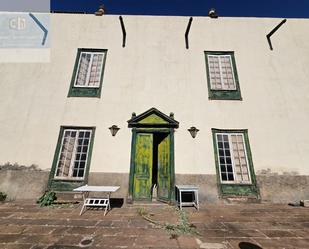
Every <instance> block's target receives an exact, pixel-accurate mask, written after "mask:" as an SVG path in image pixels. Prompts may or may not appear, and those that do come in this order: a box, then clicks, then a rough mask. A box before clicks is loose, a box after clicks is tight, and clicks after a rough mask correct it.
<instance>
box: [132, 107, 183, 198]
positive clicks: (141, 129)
mask: <svg viewBox="0 0 309 249" xmlns="http://www.w3.org/2000/svg"><path fill="white" fill-rule="evenodd" d="M154 116H155V117H154ZM128 127H129V128H132V140H131V159H130V173H129V191H128V198H127V202H128V203H132V202H133V201H134V197H133V191H134V173H135V152H136V151H135V148H136V137H137V134H138V133H152V134H155V133H167V134H169V136H170V172H169V173H170V179H171V180H170V195H169V200H167V201H168V202H170V203H171V202H172V203H174V202H175V156H174V155H175V151H174V129H175V128H178V127H179V122H177V121H176V120H175V119H174V114H173V113H170V115H169V116H167V115H166V114H164V113H162V112H160V111H159V110H157V109H156V108H151V109H149V110H148V111H146V112H143V113H142V114H140V115H138V116H136V114H135V113H132V118H131V119H130V120H128Z"/></svg>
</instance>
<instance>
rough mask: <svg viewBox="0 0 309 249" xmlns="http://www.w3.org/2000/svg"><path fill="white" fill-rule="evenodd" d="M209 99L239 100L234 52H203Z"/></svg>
mask: <svg viewBox="0 0 309 249" xmlns="http://www.w3.org/2000/svg"><path fill="white" fill-rule="evenodd" d="M205 59H206V70H207V80H208V92H209V99H222V100H224V99H227V100H228V99H230V100H241V93H240V88H239V82H238V76H237V70H236V63H235V57H234V52H213V51H205Z"/></svg>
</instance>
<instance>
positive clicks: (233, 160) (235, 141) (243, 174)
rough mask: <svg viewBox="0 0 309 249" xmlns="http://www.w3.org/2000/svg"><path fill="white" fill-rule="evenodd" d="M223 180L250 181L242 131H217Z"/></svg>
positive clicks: (220, 169)
mask: <svg viewBox="0 0 309 249" xmlns="http://www.w3.org/2000/svg"><path fill="white" fill-rule="evenodd" d="M216 144H217V150H218V154H217V157H218V161H219V166H220V167H219V171H220V177H221V181H222V182H227V183H229V182H236V183H250V182H251V181H250V174H249V168H248V159H247V153H246V148H245V141H244V136H243V134H242V133H216Z"/></svg>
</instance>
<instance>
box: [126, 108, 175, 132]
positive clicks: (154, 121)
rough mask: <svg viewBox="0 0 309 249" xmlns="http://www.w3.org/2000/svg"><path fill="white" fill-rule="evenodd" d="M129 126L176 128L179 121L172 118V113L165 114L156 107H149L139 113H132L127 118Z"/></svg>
mask: <svg viewBox="0 0 309 249" xmlns="http://www.w3.org/2000/svg"><path fill="white" fill-rule="evenodd" d="M128 123H129V127H173V128H178V126H179V123H178V122H177V121H176V120H174V117H173V114H171V115H170V116H167V115H166V114H164V113H163V112H160V111H159V110H158V109H156V108H151V109H149V110H148V111H146V112H143V113H142V114H140V115H137V116H136V115H135V113H133V114H132V118H131V119H130V120H128Z"/></svg>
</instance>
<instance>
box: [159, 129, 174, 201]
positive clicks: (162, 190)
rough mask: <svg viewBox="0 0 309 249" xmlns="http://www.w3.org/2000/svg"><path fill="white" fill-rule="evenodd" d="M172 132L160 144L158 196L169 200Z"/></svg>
mask: <svg viewBox="0 0 309 249" xmlns="http://www.w3.org/2000/svg"><path fill="white" fill-rule="evenodd" d="M170 141H171V139H170V134H167V135H166V136H165V137H164V138H163V140H162V141H161V142H160V143H159V144H158V198H159V199H161V200H165V201H168V200H170V198H171V173H172V172H171V157H170V155H171V146H170Z"/></svg>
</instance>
